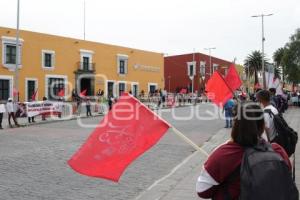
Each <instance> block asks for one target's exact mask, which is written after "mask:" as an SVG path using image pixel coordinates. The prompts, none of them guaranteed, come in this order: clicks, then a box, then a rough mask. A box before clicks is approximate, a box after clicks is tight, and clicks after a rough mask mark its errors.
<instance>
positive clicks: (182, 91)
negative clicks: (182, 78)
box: [179, 88, 187, 94]
mask: <svg viewBox="0 0 300 200" xmlns="http://www.w3.org/2000/svg"><path fill="white" fill-rule="evenodd" d="M179 93H180V94H186V93H187V89H186V88H182V89H181V90H180V92H179Z"/></svg>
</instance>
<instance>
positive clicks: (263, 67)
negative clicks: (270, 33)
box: [251, 13, 273, 89]
mask: <svg viewBox="0 0 300 200" xmlns="http://www.w3.org/2000/svg"><path fill="white" fill-rule="evenodd" d="M272 15H273V13H271V14H267V15H265V14H261V15H253V16H251V17H261V26H262V28H261V30H262V39H261V46H262V47H261V49H262V61H261V66H262V71H263V88H264V89H265V88H266V77H265V61H264V55H265V46H264V42H265V33H264V17H269V16H272Z"/></svg>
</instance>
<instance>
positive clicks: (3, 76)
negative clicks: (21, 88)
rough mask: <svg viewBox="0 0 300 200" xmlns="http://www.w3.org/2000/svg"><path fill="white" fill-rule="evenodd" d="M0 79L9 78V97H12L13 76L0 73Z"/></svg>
mask: <svg viewBox="0 0 300 200" xmlns="http://www.w3.org/2000/svg"><path fill="white" fill-rule="evenodd" d="M0 79H2V80H9V98H12V97H13V81H14V77H13V76H9V75H0Z"/></svg>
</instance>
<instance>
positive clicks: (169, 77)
mask: <svg viewBox="0 0 300 200" xmlns="http://www.w3.org/2000/svg"><path fill="white" fill-rule="evenodd" d="M168 79H169V93H171V90H170V88H171V75H169V76H168Z"/></svg>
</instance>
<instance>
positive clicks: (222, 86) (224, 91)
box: [206, 72, 233, 106]
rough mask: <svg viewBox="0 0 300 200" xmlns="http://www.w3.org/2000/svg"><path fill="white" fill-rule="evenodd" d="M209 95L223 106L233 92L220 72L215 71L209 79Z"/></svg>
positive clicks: (207, 87)
mask: <svg viewBox="0 0 300 200" xmlns="http://www.w3.org/2000/svg"><path fill="white" fill-rule="evenodd" d="M206 92H207V97H208V98H209V99H210V100H212V101H213V102H214V103H215V104H217V105H218V106H223V105H224V104H225V103H226V102H227V100H228V99H230V98H232V96H233V94H232V91H231V90H230V88H229V87H228V86H227V84H226V82H225V80H224V79H223V77H222V76H221V75H220V74H219V72H215V73H214V74H213V75H212V76H211V78H210V79H209V80H208V81H207V85H206Z"/></svg>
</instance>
